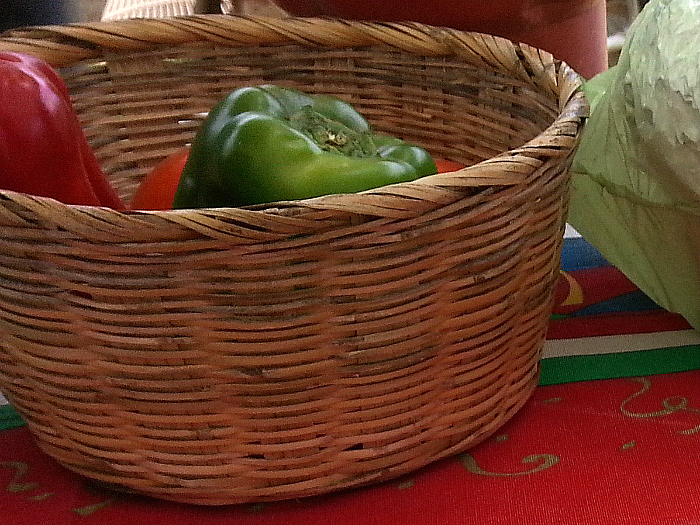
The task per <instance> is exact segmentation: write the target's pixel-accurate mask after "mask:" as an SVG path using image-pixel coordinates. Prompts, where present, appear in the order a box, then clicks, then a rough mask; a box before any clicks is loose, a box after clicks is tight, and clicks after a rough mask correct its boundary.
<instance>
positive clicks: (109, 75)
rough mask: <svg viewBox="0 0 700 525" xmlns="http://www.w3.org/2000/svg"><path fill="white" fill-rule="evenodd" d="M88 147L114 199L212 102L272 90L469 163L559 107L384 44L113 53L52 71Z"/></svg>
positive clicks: (455, 65)
mask: <svg viewBox="0 0 700 525" xmlns="http://www.w3.org/2000/svg"><path fill="white" fill-rule="evenodd" d="M62 75H63V76H64V78H65V80H66V82H67V84H68V86H69V89H70V91H71V93H72V95H73V97H74V104H75V106H76V109H77V111H78V112H79V114H80V115H81V118H82V120H83V122H84V126H85V131H86V135H87V137H88V140H89V141H90V142H91V144H92V145H93V147H94V149H95V150H96V153H97V156H98V159H99V160H100V162H101V164H102V165H103V168H104V169H105V171H106V172H107V173H108V175H110V177H111V178H112V179H113V180H114V182H115V184H116V185H117V187H118V191H119V192H120V194H121V195H122V197H124V198H126V199H127V200H128V199H129V197H130V195H131V194H132V193H133V191H134V190H135V187H136V185H137V184H138V182H139V181H140V179H141V178H142V177H143V175H144V174H145V173H146V172H147V171H148V170H150V169H151V168H152V166H153V165H154V164H155V163H156V162H158V161H159V160H160V159H162V158H163V157H164V156H165V155H167V154H168V153H171V152H172V151H174V150H175V149H177V148H179V147H181V146H183V145H184V144H186V143H188V142H190V141H191V140H192V138H193V136H194V134H195V132H196V129H197V127H198V126H199V124H200V123H201V121H202V120H203V119H204V118H205V116H206V113H207V112H208V111H209V110H210V109H211V108H212V107H213V105H214V104H215V103H216V102H217V101H219V100H220V99H222V98H223V97H225V96H226V95H227V94H228V93H229V92H231V91H233V90H234V89H235V88H237V87H239V86H242V85H256V84H264V83H275V84H282V85H288V86H293V87H297V88H299V89H302V90H304V91H306V92H308V93H329V94H333V95H336V96H339V97H341V98H343V99H344V100H346V101H347V102H350V103H351V104H353V105H354V106H355V107H356V108H357V109H358V110H359V111H360V112H361V113H362V114H364V115H365V117H366V118H367V119H368V120H369V121H370V122H372V123H373V125H374V126H375V128H376V129H377V130H379V131H382V132H386V133H391V134H394V135H397V136H400V137H402V138H404V139H405V140H409V141H412V142H415V143H417V144H420V145H422V146H423V147H425V148H426V149H428V150H429V151H430V152H431V153H432V154H433V155H435V156H436V157H438V158H449V159H452V160H455V161H459V162H462V163H463V164H465V165H472V164H475V163H478V162H480V161H483V160H485V159H488V158H491V157H493V156H495V155H497V154H499V153H503V152H505V151H508V150H511V149H513V148H515V147H518V146H521V145H523V144H524V143H526V142H527V141H529V140H530V139H532V138H534V137H536V136H537V135H538V134H539V133H541V132H542V131H543V130H544V129H545V128H546V127H547V126H549V125H550V124H551V123H552V122H553V120H554V118H555V117H556V115H557V111H558V108H557V107H556V104H555V102H553V101H552V100H551V97H548V96H546V95H545V94H543V93H542V92H541V91H537V90H535V89H533V87H532V86H531V85H528V84H527V83H526V82H525V81H521V80H518V79H517V78H514V77H512V76H510V75H506V74H504V73H502V72H498V71H491V70H486V69H485V68H484V67H483V65H482V64H470V63H468V62H465V61H464V60H461V59H459V58H458V57H445V56H417V55H413V54H409V53H402V52H399V51H397V50H395V49H388V48H382V47H357V48H354V49H347V48H344V49H321V48H319V49H313V48H312V49H309V48H308V47H304V46H298V45H286V46H270V47H265V46H256V47H242V48H232V47H228V46H212V47H210V48H203V47H202V46H198V45H190V46H187V45H184V46H180V47H177V48H173V47H169V48H167V49H157V50H150V51H140V52H136V53H133V52H132V53H128V54H126V53H125V54H112V55H110V56H105V57H104V59H100V60H92V61H87V62H82V63H80V64H79V65H77V66H74V67H71V68H66V69H64V70H63V71H62Z"/></svg>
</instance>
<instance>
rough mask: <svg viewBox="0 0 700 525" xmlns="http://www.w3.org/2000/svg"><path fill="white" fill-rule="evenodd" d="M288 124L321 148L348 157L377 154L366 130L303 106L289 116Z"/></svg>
mask: <svg viewBox="0 0 700 525" xmlns="http://www.w3.org/2000/svg"><path fill="white" fill-rule="evenodd" d="M289 125H290V126H291V127H292V128H294V129H296V130H297V131H300V132H301V133H303V134H304V135H306V136H307V137H309V138H310V139H311V140H313V141H314V142H315V143H316V144H317V145H318V146H319V147H320V148H321V149H322V150H324V151H330V152H334V153H340V154H342V155H346V156H349V157H374V156H377V155H378V153H377V147H376V145H375V144H374V142H373V141H372V136H371V134H370V133H367V132H360V131H355V130H353V129H351V128H349V127H347V126H346V125H344V124H342V123H340V122H337V121H335V120H333V119H330V118H328V117H326V116H325V115H322V114H321V113H318V112H317V111H314V109H313V108H312V107H311V106H304V107H303V108H301V110H299V111H298V112H296V113H294V114H292V115H291V116H290V117H289Z"/></svg>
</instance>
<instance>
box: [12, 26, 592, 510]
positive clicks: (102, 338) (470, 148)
mask: <svg viewBox="0 0 700 525" xmlns="http://www.w3.org/2000/svg"><path fill="white" fill-rule="evenodd" d="M0 49H12V50H16V51H24V52H29V53H33V54H36V55H38V56H41V57H43V58H45V59H47V60H48V61H49V62H50V63H52V64H53V65H54V66H55V67H57V68H58V69H59V72H60V74H61V76H62V77H63V78H64V79H65V81H66V83H67V85H68V87H69V90H70V92H71V95H72V97H73V101H74V105H75V108H76V111H77V112H78V114H79V115H80V117H81V120H82V122H83V125H84V130H85V134H86V136H87V138H88V140H89V141H90V143H91V145H92V147H93V148H94V150H95V152H96V155H97V156H98V159H99V160H100V162H101V164H102V167H103V169H104V170H105V172H106V173H107V174H108V176H109V177H110V179H111V180H112V181H113V183H114V185H115V187H116V188H117V189H118V191H119V192H120V194H121V195H122V197H123V198H124V199H126V200H127V201H128V200H129V199H130V197H131V195H132V194H133V192H134V191H135V188H136V187H137V185H138V183H139V181H140V180H141V179H142V178H143V176H144V175H145V174H146V173H147V172H148V171H149V170H150V169H151V168H152V167H153V166H154V165H155V163H157V162H158V161H160V160H161V159H162V158H164V157H165V156H166V155H168V154H169V153H171V152H173V151H175V150H177V149H178V148H180V147H182V146H183V145H185V144H187V143H188V142H190V141H191V140H192V138H193V136H194V133H195V132H196V129H197V126H198V125H199V124H200V123H201V122H202V119H203V118H204V115H205V114H206V112H207V111H208V110H209V109H210V108H211V107H212V106H213V105H214V104H215V103H216V102H217V101H218V100H220V99H221V98H223V97H224V96H225V95H226V94H228V93H229V92H230V91H232V90H233V89H235V88H236V87H239V86H242V85H254V84H261V83H275V84H282V85H287V86H293V87H297V88H299V89H302V90H304V91H307V92H309V93H330V94H334V95H337V96H339V97H342V98H343V99H345V100H346V101H348V102H350V103H351V104H353V105H354V106H355V107H356V108H357V109H358V110H359V111H360V112H362V113H363V114H364V115H365V116H366V117H367V118H368V120H370V121H371V122H372V123H373V125H374V126H375V128H376V129H377V130H379V131H382V132H386V133H391V134H395V135H398V136H401V137H402V138H404V139H406V140H409V141H412V142H415V143H418V144H420V145H422V146H424V147H425V148H426V149H428V150H429V151H430V152H431V153H432V154H433V155H434V156H435V157H439V158H446V159H451V160H454V161H459V162H461V163H463V164H465V165H467V166H468V167H467V168H465V169H462V170H459V171H454V172H450V173H443V174H439V175H434V176H429V177H426V178H423V179H420V180H418V181H415V182H410V183H402V184H396V185H390V186H386V187H383V188H379V189H375V190H371V191H367V192H364V193H360V194H352V195H329V196H325V197H320V198H315V199H310V200H305V201H298V202H280V203H274V204H270V205H267V206H257V207H253V208H249V209H237V208H221V209H198V210H178V211H164V212H140V211H127V212H116V211H113V210H110V209H102V208H94V207H78V206H67V205H63V204H61V203H58V202H56V201H53V200H50V199H45V198H39V197H32V196H28V195H24V194H19V193H13V192H9V191H4V192H0V228H2V232H3V235H2V238H1V239H0V263H1V264H0V390H2V392H3V393H4V394H5V395H6V396H7V398H8V400H9V401H10V402H11V403H12V404H13V405H14V407H15V408H16V409H17V410H18V411H19V413H20V414H21V415H22V416H23V417H24V419H25V420H26V422H27V424H28V427H29V429H30V430H31V432H32V433H33V435H34V436H35V438H36V441H37V443H38V444H39V446H40V447H41V448H42V450H44V451H45V452H46V453H47V454H49V455H50V456H52V457H54V458H55V459H56V460H58V461H59V462H60V463H61V464H63V465H64V466H66V467H67V468H69V469H71V470H73V471H75V472H78V473H80V474H83V475H85V476H87V477H88V478H92V479H94V480H98V481H100V482H103V483H108V484H112V485H115V486H117V487H120V488H122V489H123V490H128V491H135V492H137V493H141V494H147V495H151V496H155V497H158V498H164V499H169V500H175V501H180V502H190V503H196V504H212V505H213V504H229V503H242V502H259V501H266V500H278V499H286V498H296V497H301V496H308V495H315V494H322V493H326V492H331V491H335V490H339V489H344V488H348V487H357V486H361V485H366V484H369V483H375V482H379V481H381V480H387V479H391V478H395V477H397V476H399V475H402V474H405V473H407V472H410V471H413V470H415V469H417V468H420V467H422V466H424V465H427V464H429V463H431V462H433V461H435V460H438V459H441V458H445V457H447V456H450V455H454V454H457V453H459V452H461V451H464V450H465V449H468V448H470V447H472V446H474V445H475V444H477V443H479V442H481V441H483V440H484V439H486V438H487V437H489V436H490V435H492V434H493V433H494V432H495V431H496V430H497V429H498V428H499V427H500V426H501V425H503V424H504V423H505V422H506V421H507V420H508V419H509V418H510V417H511V416H512V415H513V414H514V413H515V412H516V411H517V410H518V409H519V408H520V407H521V406H522V405H523V403H524V402H525V401H526V400H527V399H528V398H529V396H530V394H531V393H532V392H533V390H534V388H535V387H536V385H537V381H538V375H539V360H540V356H541V349H542V345H543V342H544V336H545V330H546V326H547V322H548V318H549V315H550V311H551V306H552V301H553V291H554V287H555V283H556V281H557V278H558V275H559V255H560V249H561V244H562V237H563V231H564V226H565V219H566V214H567V206H568V189H569V173H568V167H569V164H570V161H571V158H572V156H573V153H574V151H575V148H576V145H577V143H578V140H579V135H580V133H581V130H582V126H583V124H584V121H585V119H586V116H587V113H588V104H587V102H586V100H585V98H584V96H583V94H582V92H581V91H580V81H579V78H578V76H577V75H576V74H575V73H574V72H573V71H572V70H571V69H570V68H569V67H568V66H567V65H565V64H563V63H561V62H559V61H556V60H554V59H553V58H552V57H551V56H550V55H549V54H547V53H544V52H541V51H539V50H537V49H534V48H531V47H527V46H524V45H516V44H513V43H511V42H509V41H506V40H502V39H498V38H494V37H490V36H485V35H479V34H472V33H464V32H460V31H455V30H449V29H440V28H435V27H430V26H425V25H420V24H415V23H405V24H398V23H397V24H380V23H359V22H358V23H353V22H348V21H342V20H332V19H322V20H320V19H297V18H285V19H267V18H244V17H233V16H225V15H199V16H191V17H182V18H170V19H164V20H126V21H121V22H116V21H115V22H99V23H94V24H89V25H88V24H86V25H69V26H52V27H47V28H29V29H17V30H13V31H11V32H8V33H5V34H4V35H3V37H2V38H0ZM338 176H339V177H342V176H343V173H338Z"/></svg>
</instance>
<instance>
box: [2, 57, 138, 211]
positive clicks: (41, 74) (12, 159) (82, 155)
mask: <svg viewBox="0 0 700 525" xmlns="http://www.w3.org/2000/svg"><path fill="white" fill-rule="evenodd" d="M0 188H2V189H6V190H12V191H18V192H22V193H28V194H31V195H38V196H42V197H51V198H53V199H56V200H58V201H61V202H63V203H64V204H81V205H89V206H105V207H110V208H114V209H125V205H124V203H123V202H122V200H121V199H120V198H119V196H118V195H117V193H116V191H115V190H114V188H112V186H111V185H110V183H109V181H108V180H107V178H106V177H105V175H104V173H103V172H102V169H101V168H100V165H99V163H98V161H97V159H96V158H95V155H94V153H93V152H92V149H91V148H90V146H89V144H88V142H87V140H86V138H85V135H84V134H83V130H82V127H81V125H80V121H79V120H78V116H77V114H76V113H75V110H74V108H73V105H72V103H71V100H70V95H69V93H68V89H67V88H66V85H65V84H64V82H63V80H61V78H60V77H59V76H58V74H57V73H56V72H55V71H54V70H53V69H52V68H51V66H49V65H48V64H47V63H46V62H44V61H43V60H40V59H39V58H36V57H33V56H30V55H26V54H20V53H13V52H0Z"/></svg>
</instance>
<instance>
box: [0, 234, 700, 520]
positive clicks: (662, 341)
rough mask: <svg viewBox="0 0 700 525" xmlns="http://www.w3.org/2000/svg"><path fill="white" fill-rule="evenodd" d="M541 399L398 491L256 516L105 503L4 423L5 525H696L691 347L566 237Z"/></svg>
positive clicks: (250, 507)
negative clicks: (484, 440)
mask: <svg viewBox="0 0 700 525" xmlns="http://www.w3.org/2000/svg"><path fill="white" fill-rule="evenodd" d="M562 268H563V270H564V271H563V272H562V276H561V279H560V284H559V287H558V289H557V300H556V307H555V310H554V313H553V315H552V318H551V321H550V328H549V333H548V339H547V341H546V343H545V349H544V359H543V361H542V378H541V382H540V386H539V387H538V388H537V390H536V391H535V393H534V395H533V396H532V398H531V399H530V400H529V401H528V402H527V403H526V405H525V406H524V407H523V409H522V410H521V411H520V412H519V413H518V414H516V416H515V417H513V418H512V419H511V420H510V421H509V422H507V423H506V424H505V425H504V426H503V427H502V428H501V429H499V431H498V432H497V433H496V434H495V435H494V436H492V437H491V438H490V439H489V440H487V441H486V442H484V443H482V444H481V445H479V446H477V447H475V448H473V449H472V450H470V451H468V453H464V454H461V455H458V456H456V457H453V458H449V459H446V460H443V461H440V462H437V463H434V464H432V465H429V466H428V467H426V468H423V469H421V470H419V471H417V472H414V473H412V474H410V475H408V476H404V477H402V478H400V479H397V480H393V481H390V482H386V483H382V484H379V485H374V486H371V487H367V488H361V489H356V490H352V491H343V492H339V493H334V494H329V495H325V496H320V497H315V498H305V499H300V500H291V501H283V502H274V503H265V504H247V505H237V506H222V507H199V506H191V505H183V504H175V503H170V502H166V501H159V500H155V499H150V498H146V497H140V496H134V495H127V494H123V493H115V492H111V491H109V490H107V489H105V488H101V487H97V486H96V485H94V484H92V483H91V482H89V481H88V480H85V479H83V478H81V477H80V476H77V475H75V474H73V473H71V472H69V471H67V470H66V469H64V468H63V467H61V466H60V465H58V464H57V463H56V462H55V461H53V460H52V459H51V458H49V457H47V456H46V455H44V454H43V453H42V452H41V451H39V449H38V448H37V447H36V445H35V444H34V441H33V439H32V437H31V434H30V433H29V431H28V430H27V428H26V427H25V426H23V425H22V421H21V419H19V418H18V417H17V416H16V413H14V411H13V409H12V408H11V407H9V406H4V407H0V428H3V427H4V429H3V430H0V509H1V510H0V518H1V521H0V522H2V523H3V524H7V525H13V524H15V523H16V524H18V525H19V524H33V525H38V524H44V523H46V524H49V523H50V524H59V525H60V524H73V523H76V524H77V523H80V524H88V525H90V524H97V523H99V524H100V525H128V524H132V523H144V524H150V523H163V524H165V523H178V524H179V525H189V524H192V525H194V524H197V525H219V524H236V525H241V524H243V525H244V524H256V525H278V524H285V525H295V524H300V525H301V524H303V525H314V524H328V523H333V524H334V525H345V524H354V523H362V524H377V525H379V524H382V525H384V524H386V525H402V524H425V525H432V524H435V525H437V524H440V525H450V524H455V525H457V524H459V525H471V524H479V525H483V524H486V525H491V524H493V525H497V524H510V523H517V524H521V523H533V524H534V523H537V524H570V523H576V524H589V523H590V524H596V525H607V524H610V525H626V524H630V525H645V524H650V525H651V524H654V525H657V524H669V525H685V524H697V523H700V499H698V498H697V497H695V494H694V490H695V487H699V486H700V483H699V481H700V468H699V467H700V390H699V389H698V384H700V334H698V332H696V331H694V330H692V329H691V328H690V326H689V325H688V324H687V323H686V322H685V321H684V320H683V319H682V318H681V317H680V316H677V315H675V314H671V313H669V312H665V311H664V310H662V309H660V308H659V307H658V306H656V305H655V304H654V303H653V302H651V301H650V300H649V299H648V298H647V297H646V296H645V295H644V294H643V293H642V292H640V291H639V290H638V289H637V288H636V287H635V286H634V285H633V284H632V283H631V282H630V281H628V280H627V279H626V278H625V276H624V275H622V274H621V273H620V272H619V271H618V270H617V269H616V268H614V267H612V266H610V265H609V264H608V263H607V262H606V261H605V260H604V259H603V258H602V257H601V256H600V254H599V253H598V252H597V251H596V250H595V249H594V248H593V247H592V246H590V245H589V244H588V243H586V242H585V240H583V239H581V238H580V237H578V236H577V235H576V234H575V232H568V234H567V238H566V240H565V245H564V250H563V252H562Z"/></svg>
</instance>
